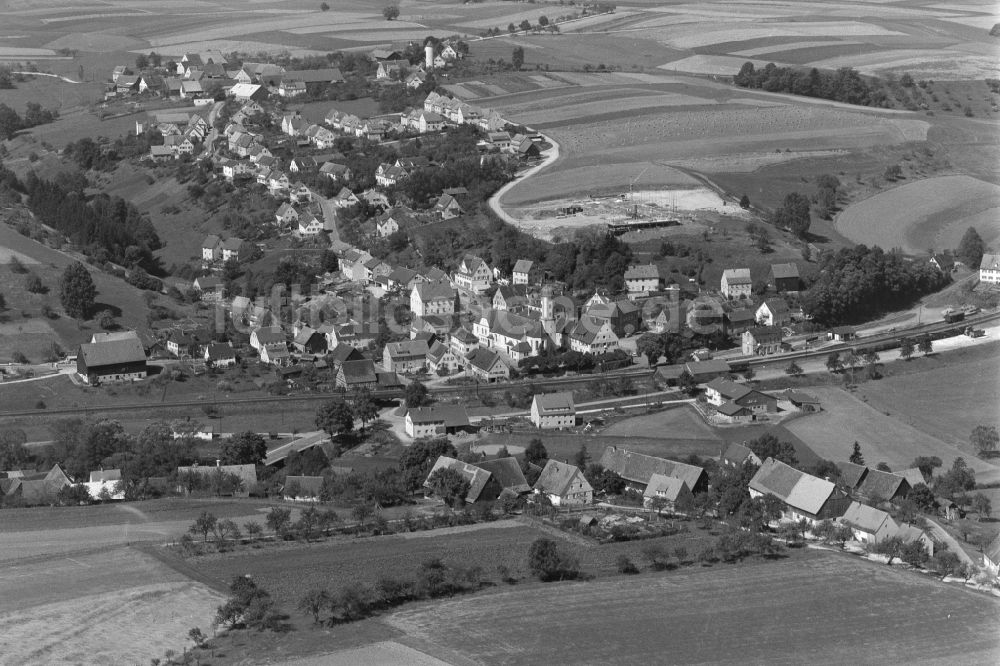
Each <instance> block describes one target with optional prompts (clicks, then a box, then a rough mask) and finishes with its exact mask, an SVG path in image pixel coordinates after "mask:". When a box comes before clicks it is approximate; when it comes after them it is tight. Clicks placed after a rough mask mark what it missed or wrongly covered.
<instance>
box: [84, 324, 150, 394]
mask: <svg viewBox="0 0 1000 666" xmlns="http://www.w3.org/2000/svg"><path fill="white" fill-rule="evenodd" d="M76 373H77V375H79V376H80V379H82V380H83V382H84V383H86V384H90V385H91V386H97V385H98V384H103V383H108V382H133V381H136V380H138V379H145V377H146V351H145V350H144V349H143V346H142V342H141V341H140V340H139V338H138V336H134V337H127V338H120V339H116V340H108V341H104V342H94V343H84V344H81V345H80V347H79V348H78V350H77V354H76Z"/></svg>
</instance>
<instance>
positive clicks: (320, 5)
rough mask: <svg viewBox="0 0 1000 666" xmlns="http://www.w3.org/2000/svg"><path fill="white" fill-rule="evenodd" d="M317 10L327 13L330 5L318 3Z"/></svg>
mask: <svg viewBox="0 0 1000 666" xmlns="http://www.w3.org/2000/svg"><path fill="white" fill-rule="evenodd" d="M319 10H320V11H321V12H328V11H330V5H328V4H326V3H325V2H321V3H319ZM386 18H387V19H388V17H386Z"/></svg>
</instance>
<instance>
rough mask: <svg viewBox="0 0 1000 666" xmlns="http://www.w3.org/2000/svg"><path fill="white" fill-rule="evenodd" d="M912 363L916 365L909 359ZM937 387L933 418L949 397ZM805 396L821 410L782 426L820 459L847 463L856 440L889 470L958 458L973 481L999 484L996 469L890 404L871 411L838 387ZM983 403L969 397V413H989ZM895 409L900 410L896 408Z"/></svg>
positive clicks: (867, 456) (952, 387)
mask: <svg viewBox="0 0 1000 666" xmlns="http://www.w3.org/2000/svg"><path fill="white" fill-rule="evenodd" d="M913 362H919V361H911V363H913ZM941 385H942V384H938V385H937V386H938V389H939V390H938V395H939V397H941V401H939V402H938V404H937V405H931V406H930V409H931V410H932V411H929V412H928V416H927V418H932V415H933V414H937V413H941V414H946V413H947V407H946V404H947V403H950V402H951V401H952V398H950V397H949V398H948V399H947V401H945V399H944V398H943V396H940V393H941V391H940V386H941ZM947 386H949V392H951V391H955V392H956V395H966V394H965V393H963V390H962V389H961V388H959V387H957V386H955V385H954V384H947ZM809 392H810V393H812V394H814V395H816V397H818V398H819V399H820V401H821V402H822V403H823V411H822V412H820V413H818V414H811V415H809V416H805V417H802V418H798V419H795V420H794V421H791V422H789V423H788V424H786V426H785V427H786V428H787V429H788V430H789V431H790V432H791V433H792V434H794V435H796V436H797V437H799V438H800V439H802V441H804V442H805V443H806V444H808V445H809V447H810V448H812V449H813V450H814V451H815V452H816V453H817V454H818V455H819V456H821V457H823V458H827V459H829V460H846V459H847V456H848V455H850V453H851V446H852V445H853V443H854V442H855V441H857V442H859V443H860V444H861V452H862V453H863V454H864V456H865V460H866V461H868V462H870V463H872V464H875V463H879V462H885V463H888V464H889V467H890V468H892V469H905V468H906V467H910V463H912V462H913V459H914V458H916V457H917V456H938V457H939V458H941V460H942V461H943V462H944V465H945V467H950V466H951V463H952V461H953V460H954V459H955V458H957V457H959V456H962V457H964V458H965V460H966V461H967V462H968V464H969V467H970V468H972V469H973V470H975V472H976V479H977V480H978V481H981V482H992V481H1000V466H997V465H995V464H993V463H990V462H986V461H983V460H980V459H979V458H976V457H975V456H974V455H972V451H971V450H967V448H959V446H957V445H956V444H955V443H951V442H947V441H942V440H941V439H938V438H937V437H935V436H933V435H931V434H928V432H926V431H925V430H924V429H923V427H919V428H918V427H914V426H913V425H910V423H909V422H908V421H907V420H904V418H900V417H898V416H895V415H894V414H895V412H894V411H893V410H894V406H893V405H889V406H886V407H885V408H884V409H882V411H880V409H881V408H880V409H876V408H875V407H873V406H872V405H869V404H866V403H864V402H862V401H861V400H859V399H858V398H856V397H855V396H853V395H851V394H849V393H847V392H845V391H844V390H842V389H839V388H831V387H810V388H809ZM896 395H897V397H898V400H899V401H900V402H901V403H902V404H906V403H905V401H908V400H909V398H907V397H906V394H905V390H900V391H899V392H897V394H896ZM967 397H968V396H967ZM956 400H957V398H956ZM987 405H988V403H987V402H986V399H985V397H976V396H973V397H972V399H971V402H970V406H969V409H973V410H976V409H978V410H979V411H980V412H981V411H982V410H983V409H986V410H988V409H989V407H988V406H987ZM895 409H903V408H902V407H895ZM909 410H910V411H911V412H912V411H913V408H912V407H910V408H909ZM886 411H888V412H889V415H888V416H887V415H886V414H885V412H886ZM918 425H919V424H918ZM971 427H972V426H971V425H969V426H967V428H962V432H961V434H962V435H964V436H966V437H967V435H968V433H967V432H964V431H965V430H966V429H968V430H971Z"/></svg>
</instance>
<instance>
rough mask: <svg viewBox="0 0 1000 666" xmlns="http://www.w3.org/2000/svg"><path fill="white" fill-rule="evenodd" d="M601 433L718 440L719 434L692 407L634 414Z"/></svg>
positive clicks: (623, 435)
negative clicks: (639, 414) (640, 414)
mask: <svg viewBox="0 0 1000 666" xmlns="http://www.w3.org/2000/svg"><path fill="white" fill-rule="evenodd" d="M601 434H602V435H617V436H619V437H625V436H627V437H663V436H664V435H669V436H670V437H672V438H678V439H706V440H710V441H713V442H717V441H719V436H718V435H717V434H716V433H715V431H713V430H712V428H710V427H709V426H708V425H706V424H705V422H704V421H703V420H702V418H701V417H700V416H699V415H698V413H697V412H695V410H694V408H693V407H677V408H675V409H667V410H664V411H662V412H656V413H654V414H644V415H643V416H634V417H632V418H629V419H625V420H623V421H618V422H616V423H613V424H611V425H610V426H608V427H607V428H604V429H603V430H602V431H601Z"/></svg>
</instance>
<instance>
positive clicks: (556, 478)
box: [535, 460, 593, 497]
mask: <svg viewBox="0 0 1000 666" xmlns="http://www.w3.org/2000/svg"><path fill="white" fill-rule="evenodd" d="M578 475H579V477H580V480H581V481H582V483H583V485H584V489H589V490H593V488H592V487H591V485H590V484H589V483H588V482H587V480H586V479H585V478H584V477H583V474H582V473H581V472H580V470H579V468H577V467H576V466H574V465H570V464H568V463H561V462H558V461H556V460H549V461H548V462H547V463H545V467H544V468H543V469H542V473H541V475H539V477H538V480H537V481H535V490H537V491H539V492H542V493H545V494H547V495H556V496H558V497H562V496H563V495H565V494H566V492H567V491H568V490H569V486H570V484H571V483H572V482H573V479H575V478H576V477H577V476H578Z"/></svg>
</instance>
